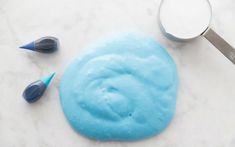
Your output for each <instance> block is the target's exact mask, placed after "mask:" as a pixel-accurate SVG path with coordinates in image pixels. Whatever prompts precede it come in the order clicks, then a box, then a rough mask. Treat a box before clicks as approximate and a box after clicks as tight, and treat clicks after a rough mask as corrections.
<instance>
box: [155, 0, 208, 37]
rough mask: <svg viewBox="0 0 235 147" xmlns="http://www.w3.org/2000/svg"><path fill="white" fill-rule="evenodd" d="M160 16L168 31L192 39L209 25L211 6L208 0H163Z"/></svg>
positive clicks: (165, 29) (176, 35)
mask: <svg viewBox="0 0 235 147" xmlns="http://www.w3.org/2000/svg"><path fill="white" fill-rule="evenodd" d="M159 17H160V21H161V25H162V26H163V28H164V31H165V32H166V33H168V34H171V35H173V36H174V37H176V38H179V39H191V38H195V37H197V36H199V35H201V33H203V32H204V31H205V30H206V29H207V27H208V26H209V24H210V19H211V7H210V4H209V2H208V1H207V0H163V1H162V5H161V7H160V14H159Z"/></svg>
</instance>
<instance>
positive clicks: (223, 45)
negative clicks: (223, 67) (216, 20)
mask: <svg viewBox="0 0 235 147" xmlns="http://www.w3.org/2000/svg"><path fill="white" fill-rule="evenodd" d="M203 35H204V37H205V38H206V39H207V40H208V41H210V42H211V43H212V44H213V45H214V46H215V47H216V48H217V49H218V50H219V51H220V52H221V53H222V54H223V55H224V56H225V57H227V58H228V59H229V60H230V61H231V62H232V63H233V64H235V49H234V48H233V47H232V46H231V45H230V44H228V42H226V41H225V40H224V39H223V38H222V37H220V36H219V35H218V34H217V33H216V32H215V31H213V30H212V29H211V28H209V29H208V30H207V31H206V32H205V33H204V34H203Z"/></svg>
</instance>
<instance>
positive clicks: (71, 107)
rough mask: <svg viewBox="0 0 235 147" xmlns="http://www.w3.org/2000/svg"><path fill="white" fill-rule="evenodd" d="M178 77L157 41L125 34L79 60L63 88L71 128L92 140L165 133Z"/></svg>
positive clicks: (63, 99) (140, 137) (67, 72)
mask: <svg viewBox="0 0 235 147" xmlns="http://www.w3.org/2000/svg"><path fill="white" fill-rule="evenodd" d="M177 87H178V76H177V70H176V66H175V63H174V61H173V60H172V58H171V57H170V56H169V54H168V53H167V52H166V50H165V49H164V48H162V47H161V46H160V45H159V44H158V43H157V42H156V41H155V40H154V39H152V38H149V37H144V36H142V35H138V34H124V35H121V36H118V37H114V38H112V39H109V40H106V41H104V42H102V43H100V44H97V45H96V46H93V47H92V51H91V52H90V53H88V54H86V55H84V56H82V57H78V58H77V59H75V60H74V61H73V62H72V64H71V65H70V66H69V67H68V68H67V70H66V71H65V73H64V75H63V77H62V80H61V83H60V100H61V105H62V108H63V110H64V113H65V115H66V118H67V119H68V121H69V123H70V124H71V126H72V127H73V128H74V129H75V130H76V131H77V132H79V133H81V134H82V135H84V136H87V137H89V138H92V139H96V140H102V141H109V140H119V141H133V140H139V139H144V138H148V137H151V136H154V135H156V134H159V133H160V132H161V131H162V130H163V129H165V128H166V127H167V126H168V124H169V122H170V121H171V119H172V117H173V115H174V111H175V104H176V95H177Z"/></svg>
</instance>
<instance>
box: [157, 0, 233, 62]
mask: <svg viewBox="0 0 235 147" xmlns="http://www.w3.org/2000/svg"><path fill="white" fill-rule="evenodd" d="M211 18H212V8H211V5H210V2H209V1H208V0H162V1H161V4H160V7H159V24H160V28H161V30H162V32H163V33H164V34H165V36H166V37H167V38H169V39H172V40H176V41H189V40H192V39H195V38H197V37H199V36H203V37H205V38H206V39H207V40H208V41H209V42H211V43H212V44H213V45H214V46H215V47H216V48H217V49H218V50H219V51H220V52H221V53H222V54H223V55H224V56H225V57H227V58H228V59H229V60H230V61H231V62H232V63H233V64H235V49H234V48H233V47H232V46H231V45H230V44H229V43H228V42H226V41H225V40H224V39H223V38H222V37H220V36H219V35H218V34H217V33H216V32H215V31H214V30H213V29H211V27H210V23H211Z"/></svg>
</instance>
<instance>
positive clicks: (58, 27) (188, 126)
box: [0, 0, 235, 147]
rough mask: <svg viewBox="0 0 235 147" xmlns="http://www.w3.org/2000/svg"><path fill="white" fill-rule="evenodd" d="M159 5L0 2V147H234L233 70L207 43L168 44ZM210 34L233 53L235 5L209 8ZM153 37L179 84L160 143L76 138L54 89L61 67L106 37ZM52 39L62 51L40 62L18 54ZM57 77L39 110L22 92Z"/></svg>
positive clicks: (141, 0)
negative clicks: (173, 109) (130, 34)
mask: <svg viewBox="0 0 235 147" xmlns="http://www.w3.org/2000/svg"><path fill="white" fill-rule="evenodd" d="M159 2H160V0H21V1H19V0H0V147H75V146H77V147H93V146H96V147H143V146H144V147H234V146H235V90H234V87H235V66H234V65H233V64H232V63H230V62H229V61H228V60H227V59H226V58H225V57H223V55H222V54H221V53H220V52H219V51H218V50H216V49H215V48H214V47H213V46H212V45H211V44H210V43H209V42H207V41H206V40H205V39H204V38H199V39H197V40H195V41H193V42H190V43H186V44H182V43H176V42H171V41H169V40H168V39H166V38H165V37H164V36H163V35H162V34H161V33H160V30H159V27H158V25H157V21H156V17H157V13H158V6H159ZM211 4H212V7H213V14H214V17H213V21H212V28H214V29H215V30H216V31H217V32H218V33H219V34H221V35H222V36H223V37H224V38H225V39H226V40H227V41H228V42H230V43H231V44H232V45H233V46H235V37H234V35H235V1H234V0H223V1H222V0H211ZM123 31H137V32H143V33H146V34H150V35H152V36H154V37H155V38H156V39H157V40H158V41H159V42H160V43H161V44H162V45H163V46H165V47H166V48H167V50H168V51H169V52H170V54H171V55H172V56H173V58H174V59H175V61H176V63H177V66H178V70H179V76H180V89H179V95H178V99H177V110H176V115H175V117H174V119H173V121H172V123H171V124H170V126H169V127H168V128H167V129H166V130H165V131H164V132H163V133H162V134H160V135H158V136H155V137H153V138H150V139H147V140H143V141H139V142H105V143H103V142H97V141H93V140H89V139H87V138H84V137H82V136H80V135H79V134H77V133H75V132H74V131H73V130H72V129H71V127H70V126H69V124H68V123H67V122H66V119H65V117H64V115H63V113H62V109H61V107H60V101H59V94H58V85H59V80H60V77H61V75H62V74H63V71H64V69H65V67H66V65H67V64H68V63H69V62H70V61H71V60H72V59H73V58H74V57H75V56H77V55H79V54H80V53H81V52H82V51H83V49H84V47H85V46H86V45H88V44H90V43H92V42H93V41H95V40H97V39H98V38H100V37H101V36H105V35H106V34H109V33H110V32H123ZM46 35H52V36H57V37H58V38H59V39H60V42H61V49H60V51H59V52H57V53H56V54H52V55H43V54H38V53H32V52H30V51H25V50H20V49H18V46H20V45H22V44H24V43H27V42H30V41H31V40H33V39H37V38H39V37H42V36H46ZM53 71H56V72H57V76H56V78H55V80H54V81H53V82H52V84H51V86H50V88H49V89H48V91H47V92H46V93H45V95H44V97H43V98H41V99H40V100H39V101H38V102H37V103H35V104H32V105H29V104H27V103H26V102H25V101H24V99H23V98H22V96H21V95H22V91H23V90H24V88H25V86H27V84H29V83H30V82H33V81H34V80H37V79H39V78H40V77H42V76H43V75H47V74H49V73H51V72H53Z"/></svg>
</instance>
